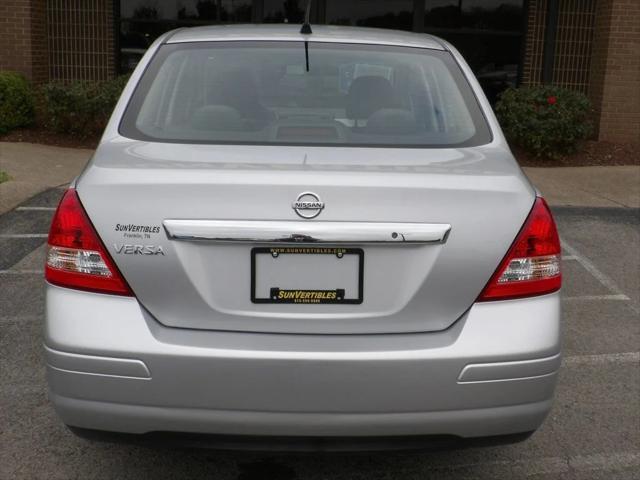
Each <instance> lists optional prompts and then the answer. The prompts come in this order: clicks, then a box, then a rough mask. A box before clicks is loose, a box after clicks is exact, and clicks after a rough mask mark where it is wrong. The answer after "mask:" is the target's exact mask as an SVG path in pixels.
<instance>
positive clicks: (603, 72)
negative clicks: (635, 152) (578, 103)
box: [588, 0, 640, 142]
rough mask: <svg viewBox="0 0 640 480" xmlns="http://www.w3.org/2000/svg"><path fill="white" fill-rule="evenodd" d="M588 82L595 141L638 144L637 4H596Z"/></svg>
mask: <svg viewBox="0 0 640 480" xmlns="http://www.w3.org/2000/svg"><path fill="white" fill-rule="evenodd" d="M589 80H590V82H589V83H590V85H589V92H588V93H589V97H590V98H591V101H592V102H593V105H594V108H595V109H596V112H597V113H598V116H599V121H598V125H597V128H598V138H600V139H601V140H609V141H615V142H640V1H638V0H599V1H598V5H597V11H596V23H595V30H594V38H593V53H592V59H591V75H590V79H589Z"/></svg>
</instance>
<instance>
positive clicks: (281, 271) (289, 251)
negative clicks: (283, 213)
mask: <svg viewBox="0 0 640 480" xmlns="http://www.w3.org/2000/svg"><path fill="white" fill-rule="evenodd" d="M363 272H364V252H363V251H362V249H360V248H341V247H271V248H269V247H265V248H262V247H259V248H253V249H252V250H251V301H252V302H253V303H294V304H310V305H314V304H315V305H318V304H327V303H329V304H342V303H344V304H360V303H362V297H363V291H362V290H363V288H362V278H363Z"/></svg>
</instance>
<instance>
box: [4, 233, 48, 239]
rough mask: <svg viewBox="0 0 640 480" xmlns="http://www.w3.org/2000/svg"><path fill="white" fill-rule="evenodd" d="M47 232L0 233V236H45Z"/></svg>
mask: <svg viewBox="0 0 640 480" xmlns="http://www.w3.org/2000/svg"><path fill="white" fill-rule="evenodd" d="M48 236H49V234H48V233H0V238H47V237H48Z"/></svg>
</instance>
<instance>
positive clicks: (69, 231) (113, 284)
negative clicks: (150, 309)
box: [45, 188, 133, 295]
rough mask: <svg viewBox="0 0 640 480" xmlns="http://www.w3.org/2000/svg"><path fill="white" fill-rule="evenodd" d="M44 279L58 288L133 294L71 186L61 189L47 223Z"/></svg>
mask: <svg viewBox="0 0 640 480" xmlns="http://www.w3.org/2000/svg"><path fill="white" fill-rule="evenodd" d="M45 278H46V279H47V281H48V282H49V283H52V284H54V285H59V286H62V287H68V288H76V289H79V290H88V291H91V292H99V293H110V294H115V295H133V293H132V292H131V289H130V288H129V286H128V285H127V282H125V280H124V278H122V274H121V273H120V272H119V271H118V268H117V267H116V266H115V264H114V263H113V260H112V259H111V257H110V256H109V254H108V253H107V250H106V249H105V248H104V245H103V244H102V242H101V241H100V238H99V237H98V234H97V233H96V231H95V229H94V228H93V225H92V224H91V221H89V217H87V214H86V213H85V211H84V208H83V207H82V204H81V203H80V199H79V198H78V194H77V193H76V191H75V190H74V189H73V188H70V189H69V190H67V191H66V192H65V194H64V196H63V197H62V200H61V201H60V205H58V209H57V210H56V214H55V216H54V217H53V221H52V222H51V229H50V230H49V248H48V250H47V263H46V265H45Z"/></svg>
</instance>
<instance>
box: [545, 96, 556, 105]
mask: <svg viewBox="0 0 640 480" xmlns="http://www.w3.org/2000/svg"><path fill="white" fill-rule="evenodd" d="M547 103H548V104H549V105H555V104H556V103H558V97H553V96H551V97H547Z"/></svg>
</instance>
